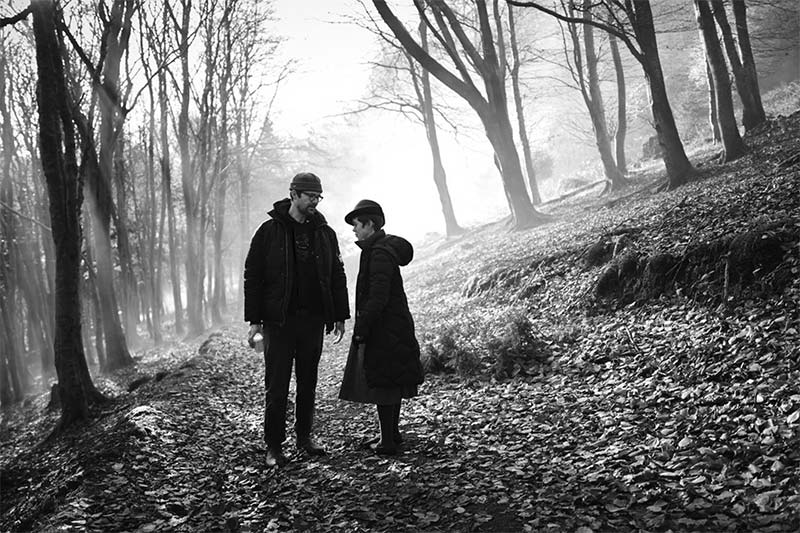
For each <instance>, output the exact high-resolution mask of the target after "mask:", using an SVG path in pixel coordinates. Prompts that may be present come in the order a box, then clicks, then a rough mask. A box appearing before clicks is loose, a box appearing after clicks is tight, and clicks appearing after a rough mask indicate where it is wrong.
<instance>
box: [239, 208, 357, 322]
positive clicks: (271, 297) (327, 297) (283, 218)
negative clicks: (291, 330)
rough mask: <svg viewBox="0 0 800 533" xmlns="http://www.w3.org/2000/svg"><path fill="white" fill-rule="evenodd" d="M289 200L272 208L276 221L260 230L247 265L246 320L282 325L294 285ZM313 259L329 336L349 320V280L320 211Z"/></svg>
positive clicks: (316, 217)
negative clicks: (338, 324) (335, 324)
mask: <svg viewBox="0 0 800 533" xmlns="http://www.w3.org/2000/svg"><path fill="white" fill-rule="evenodd" d="M290 206H291V201H290V200H289V199H288V198H285V199H283V200H280V201H279V202H276V203H275V204H274V205H273V209H272V210H271V211H270V212H269V216H270V217H271V218H270V219H268V220H267V221H265V222H264V223H263V224H261V226H260V227H259V228H258V230H256V233H255V235H253V239H252V240H251V241H250V250H249V251H248V253H247V259H245V262H244V319H245V321H247V322H250V323H256V324H266V325H276V326H280V325H283V324H284V323H285V321H286V312H287V309H288V307H289V298H290V295H291V291H292V284H293V283H294V275H295V265H294V253H293V250H294V236H293V235H292V229H291V224H293V223H294V222H293V221H292V220H291V215H289V207H290ZM308 220H309V221H310V223H311V224H313V225H314V257H315V262H316V265H317V273H318V275H319V284H320V289H321V292H322V307H323V317H324V319H325V326H326V330H327V331H329V332H330V330H331V329H332V328H333V323H334V322H339V321H344V320H346V319H348V318H350V303H349V301H348V296H347V278H346V277H345V274H344V266H343V264H342V258H341V255H340V253H339V243H338V241H337V240H336V232H334V231H333V229H332V228H331V227H330V226H328V223H327V222H326V221H325V217H323V216H322V214H321V213H319V212H316V213H314V214H313V215H312V216H310V217H309V219H308Z"/></svg>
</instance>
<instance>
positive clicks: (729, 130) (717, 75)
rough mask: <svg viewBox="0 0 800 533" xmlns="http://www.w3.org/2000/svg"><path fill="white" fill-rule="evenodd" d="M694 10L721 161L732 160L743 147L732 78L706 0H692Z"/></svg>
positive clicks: (739, 154)
mask: <svg viewBox="0 0 800 533" xmlns="http://www.w3.org/2000/svg"><path fill="white" fill-rule="evenodd" d="M694 7H695V12H696V13H697V25H698V27H699V28H700V34H701V36H702V38H703V44H704V48H705V51H706V59H707V61H708V67H709V69H710V70H711V77H712V79H713V81H714V100H715V102H716V106H717V108H716V110H717V123H718V124H719V130H720V134H721V136H722V146H723V149H724V157H723V160H724V161H733V160H734V159H738V158H739V157H741V156H742V155H744V153H745V151H746V148H745V145H744V142H743V141H742V137H741V136H740V135H739V128H738V126H737V125H736V117H735V116H734V114H733V96H732V95H731V80H730V77H728V70H727V67H726V66H725V56H724V55H723V53H722V47H721V46H720V43H719V39H718V38H717V29H716V27H715V26H714V16H713V14H712V13H711V6H710V5H709V4H708V2H707V0H694Z"/></svg>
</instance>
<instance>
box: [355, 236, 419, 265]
mask: <svg viewBox="0 0 800 533" xmlns="http://www.w3.org/2000/svg"><path fill="white" fill-rule="evenodd" d="M356 244H357V245H358V246H360V247H361V248H364V249H366V248H375V249H376V250H385V251H386V252H388V253H389V255H391V256H392V257H393V258H394V260H395V261H397V264H398V265H400V266H406V265H407V264H409V263H410V262H411V260H412V259H414V247H413V246H411V243H410V242H408V241H407V240H406V239H404V238H403V237H398V236H397V235H387V234H386V233H385V232H384V231H383V230H379V231H376V232H375V233H374V234H373V235H371V236H370V237H369V238H367V239H365V240H363V241H358V242H356Z"/></svg>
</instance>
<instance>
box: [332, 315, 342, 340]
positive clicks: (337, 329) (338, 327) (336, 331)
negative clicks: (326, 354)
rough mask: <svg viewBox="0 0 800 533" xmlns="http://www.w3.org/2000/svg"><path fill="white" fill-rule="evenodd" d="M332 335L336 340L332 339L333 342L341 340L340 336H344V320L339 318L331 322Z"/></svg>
mask: <svg viewBox="0 0 800 533" xmlns="http://www.w3.org/2000/svg"><path fill="white" fill-rule="evenodd" d="M333 336H334V337H336V340H335V341H333V344H339V343H340V342H342V338H343V337H344V321H343V320H340V321H339V322H334V323H333Z"/></svg>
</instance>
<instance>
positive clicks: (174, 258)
mask: <svg viewBox="0 0 800 533" xmlns="http://www.w3.org/2000/svg"><path fill="white" fill-rule="evenodd" d="M158 94H159V103H160V107H161V118H160V131H161V179H162V182H163V191H162V194H163V196H164V199H163V202H165V203H166V206H167V234H168V240H169V254H170V256H169V278H170V284H171V285H172V304H173V308H174V310H175V332H176V333H177V334H178V335H181V334H183V333H184V331H185V327H184V323H183V300H182V298H181V274H180V269H179V268H178V265H179V264H180V253H179V251H178V242H177V235H176V234H177V230H176V228H175V226H176V223H175V204H174V203H173V200H172V170H171V167H170V149H169V135H168V133H167V124H168V122H169V114H168V111H167V79H166V73H165V72H163V71H162V72H160V73H159V75H158Z"/></svg>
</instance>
